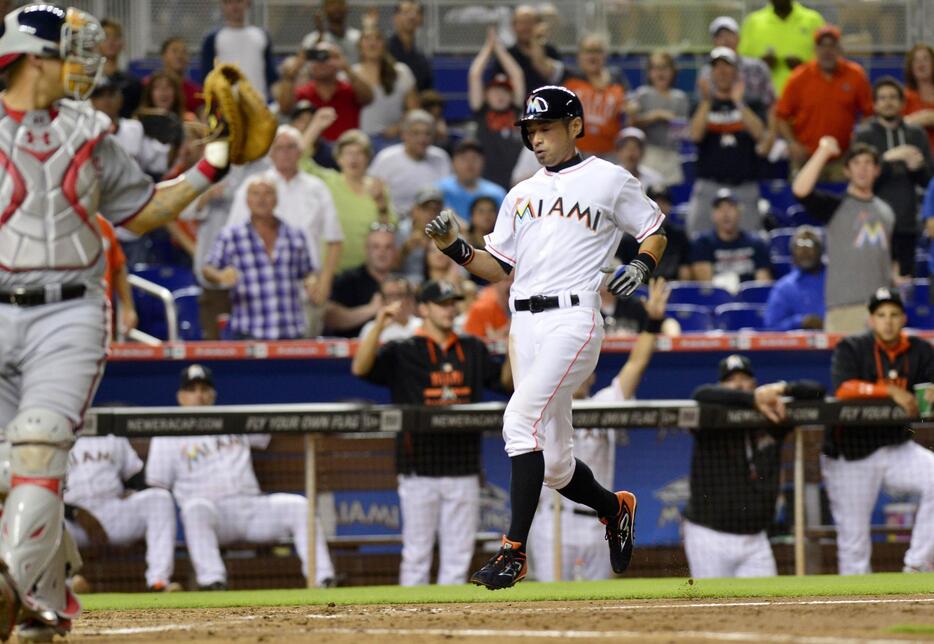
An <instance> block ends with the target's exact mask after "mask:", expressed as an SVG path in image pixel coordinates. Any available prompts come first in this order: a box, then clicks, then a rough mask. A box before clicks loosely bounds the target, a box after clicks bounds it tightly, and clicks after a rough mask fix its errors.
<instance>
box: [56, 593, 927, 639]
mask: <svg viewBox="0 0 934 644" xmlns="http://www.w3.org/2000/svg"><path fill="white" fill-rule="evenodd" d="M906 625H926V626H929V627H930V626H932V625H934V596H932V595H926V596H908V597H905V596H891V595H889V596H884V597H840V598H833V597H830V598H828V597H822V598H798V599H786V600H750V599H739V600H712V601H711V600H680V601H679V600H675V601H670V600H659V601H628V600H627V601H612V602H607V601H601V602H560V603H558V602H516V603H500V604H438V605H406V606H327V607H319V606H305V607H286V608H236V609H231V608H228V609H197V610H193V609H185V610H149V611H122V612H109V611H100V612H91V613H88V614H86V615H84V616H82V617H81V618H80V620H79V621H78V623H77V624H76V627H75V631H74V634H73V635H72V637H70V638H69V639H68V641H69V642H95V643H97V642H132V643H142V642H160V643H164V642H166V641H167V640H171V641H174V642H185V643H194V642H236V643H241V642H275V643H276V644H278V643H280V642H282V643H286V642H334V643H338V644H344V643H347V644H350V643H353V644H361V642H364V643H365V644H382V643H384V642H385V643H391V644H403V643H404V644H421V643H423V642H469V641H480V640H485V641H487V642H517V643H518V642H534V641H568V640H571V641H574V642H611V641H617V642H618V641H650V642H679V643H680V642H713V641H721V642H722V641H729V642H746V641H751V642H790V643H801V644H843V643H844V642H854V641H859V642H880V643H881V642H896V641H897V642H904V641H927V642H931V641H934V633H929V634H927V635H924V634H917V633H915V634H899V633H897V632H893V630H892V628H893V627H896V626H906Z"/></svg>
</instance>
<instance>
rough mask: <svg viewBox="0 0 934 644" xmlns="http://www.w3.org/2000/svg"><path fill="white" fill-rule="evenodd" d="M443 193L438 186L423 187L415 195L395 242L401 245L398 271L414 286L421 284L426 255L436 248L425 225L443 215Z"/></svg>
mask: <svg viewBox="0 0 934 644" xmlns="http://www.w3.org/2000/svg"><path fill="white" fill-rule="evenodd" d="M443 205H444V194H443V193H442V192H441V191H440V190H439V189H438V188H436V187H435V186H432V185H429V186H424V187H423V188H422V189H421V190H419V191H418V193H416V195H415V203H414V204H413V205H412V211H411V213H410V216H409V217H406V218H405V219H403V220H402V222H401V223H400V224H399V231H398V234H397V235H396V242H397V244H398V246H399V267H400V268H399V270H400V272H402V274H403V275H405V276H406V278H408V280H409V281H410V282H412V283H413V284H419V283H421V281H422V279H423V278H424V273H425V254H426V253H427V252H428V248H429V246H433V244H432V243H431V240H430V239H428V235H426V234H425V226H427V225H428V223H429V222H430V221H431V220H432V219H434V218H435V217H437V216H438V215H439V214H440V213H441V208H442V207H443Z"/></svg>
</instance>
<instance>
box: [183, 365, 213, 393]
mask: <svg viewBox="0 0 934 644" xmlns="http://www.w3.org/2000/svg"><path fill="white" fill-rule="evenodd" d="M198 382H203V383H204V384H206V385H207V386H208V387H210V388H211V389H214V374H212V373H211V370H210V369H208V368H207V367H205V366H202V365H200V364H192V365H188V366H187V367H185V368H184V369H182V374H181V380H180V382H179V383H178V386H179V388H180V389H187V388H188V387H190V386H192V385H193V384H195V383H198Z"/></svg>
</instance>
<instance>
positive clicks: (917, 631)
mask: <svg viewBox="0 0 934 644" xmlns="http://www.w3.org/2000/svg"><path fill="white" fill-rule="evenodd" d="M886 630H887V631H888V632H889V633H903V634H908V635H934V624H896V625H895V626H892V627H890V628H888V629H886Z"/></svg>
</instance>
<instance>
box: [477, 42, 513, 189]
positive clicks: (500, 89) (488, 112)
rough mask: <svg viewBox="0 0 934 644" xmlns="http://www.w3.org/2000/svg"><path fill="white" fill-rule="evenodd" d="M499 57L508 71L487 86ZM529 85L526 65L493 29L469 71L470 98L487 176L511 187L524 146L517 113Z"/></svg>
mask: <svg viewBox="0 0 934 644" xmlns="http://www.w3.org/2000/svg"><path fill="white" fill-rule="evenodd" d="M491 56H495V57H496V60H497V61H498V62H499V65H500V67H502V68H503V69H504V70H505V73H500V74H495V75H494V76H493V77H492V78H491V79H490V81H489V82H488V83H486V84H485V85H484V83H483V74H484V72H485V70H486V67H487V63H489V61H490V57H491ZM525 90H526V84H525V80H524V77H523V75H522V68H521V67H519V64H518V63H517V62H516V60H515V59H514V58H513V57H512V55H511V54H510V53H509V52H508V51H507V50H506V48H505V47H504V46H503V44H502V43H501V42H500V41H499V39H498V38H497V36H496V31H495V30H494V29H492V28H491V29H489V30H488V31H487V35H486V42H485V43H484V45H483V47H482V48H481V49H480V51H479V53H478V54H477V56H476V58H474V59H473V62H472V63H470V70H469V71H468V73H467V97H468V102H469V104H470V109H471V111H472V112H473V114H474V127H475V129H474V131H473V137H472V138H475V139H476V140H477V141H479V143H480V145H482V146H483V149H484V150H486V151H487V154H488V155H489V163H487V164H486V167H485V170H484V174H483V176H484V178H485V179H489V180H490V181H492V182H493V183H495V184H497V185H499V186H502V187H503V188H506V187H509V186H511V185H512V184H511V183H510V177H511V175H512V170H513V168H514V167H515V165H516V160H517V159H518V158H519V153H520V152H521V151H522V149H523V144H522V137H521V135H520V133H519V129H518V128H516V127H515V126H514V125H513V124H514V123H515V120H516V112H517V110H518V109H519V108H520V107H521V106H522V104H523V103H524V102H525Z"/></svg>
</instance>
